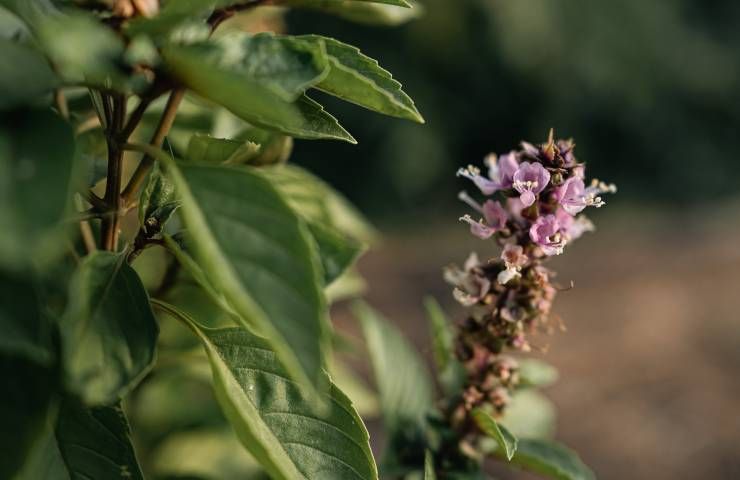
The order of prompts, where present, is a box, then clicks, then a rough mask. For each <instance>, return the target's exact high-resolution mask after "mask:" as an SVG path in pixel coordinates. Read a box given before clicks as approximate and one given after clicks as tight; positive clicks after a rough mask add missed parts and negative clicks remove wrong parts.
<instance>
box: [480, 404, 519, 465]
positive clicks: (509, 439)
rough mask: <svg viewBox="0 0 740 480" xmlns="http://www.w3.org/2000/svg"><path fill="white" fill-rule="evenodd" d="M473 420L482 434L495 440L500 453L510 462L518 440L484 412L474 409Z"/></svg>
mask: <svg viewBox="0 0 740 480" xmlns="http://www.w3.org/2000/svg"><path fill="white" fill-rule="evenodd" d="M472 415H473V419H474V420H475V423H476V424H477V425H478V428H480V429H481V430H482V431H483V433H485V434H486V435H488V436H489V437H491V438H493V439H494V440H496V443H497V444H498V446H499V448H500V449H501V451H502V452H503V453H504V456H505V457H506V459H507V460H509V461H511V459H512V458H513V457H514V453H516V449H517V443H518V440H517V439H516V437H515V436H514V435H513V434H512V433H511V432H510V431H509V430H507V429H506V427H504V426H503V425H500V424H499V423H498V422H496V420H495V419H494V418H493V417H492V416H491V415H490V414H489V413H488V412H486V411H485V410H482V409H480V408H476V409H475V410H473V411H472Z"/></svg>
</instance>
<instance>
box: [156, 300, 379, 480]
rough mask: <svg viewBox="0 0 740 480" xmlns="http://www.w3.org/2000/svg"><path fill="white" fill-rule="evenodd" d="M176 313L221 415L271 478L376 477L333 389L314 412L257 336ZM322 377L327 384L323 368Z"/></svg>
mask: <svg viewBox="0 0 740 480" xmlns="http://www.w3.org/2000/svg"><path fill="white" fill-rule="evenodd" d="M158 305H159V306H161V307H162V308H164V309H172V307H170V306H167V305H162V304H161V303H158ZM174 313H175V314H177V312H174ZM180 318H181V319H182V320H184V321H186V322H188V324H189V325H190V327H191V328H192V329H193V330H194V331H195V333H196V334H197V335H198V336H199V337H200V338H201V340H202V341H203V345H204V347H205V349H206V352H207V353H208V357H209V359H210V361H211V368H212V371H213V377H214V388H215V390H216V396H217V398H218V400H219V402H220V404H221V407H222V408H223V410H224V413H225V414H226V417H227V418H228V419H229V421H230V423H231V425H232V426H233V427H234V429H235V431H236V434H237V436H238V437H239V439H240V441H241V442H242V444H243V445H244V446H245V447H246V448H247V450H249V451H250V453H251V454H252V455H253V456H254V457H255V459H257V461H258V462H260V463H261V464H262V466H263V467H264V468H265V469H266V470H267V471H268V473H269V474H270V476H271V477H273V478H275V479H286V480H294V479H306V480H312V479H315V478H316V479H318V478H321V479H326V480H330V479H336V480H340V479H341V480H346V479H352V478H356V479H360V480H372V479H377V478H378V473H377V469H376V466H375V461H374V460H373V456H372V453H371V451H370V445H369V436H368V433H367V430H366V429H365V427H364V425H363V423H362V420H361V419H360V417H359V415H358V414H357V412H355V410H354V408H353V407H352V403H351V401H350V400H349V399H348V398H347V397H346V396H345V395H344V394H343V393H342V392H341V391H340V390H339V389H338V388H337V387H336V386H334V385H331V387H330V389H329V391H328V393H323V394H322V397H323V400H324V402H325V403H326V404H327V406H328V408H327V412H326V413H325V414H323V415H317V414H316V413H315V409H314V408H313V403H314V399H313V398H311V397H312V395H313V394H312V393H311V392H308V391H306V390H305V389H304V388H303V386H301V385H299V384H297V383H295V382H294V381H293V380H291V379H290V378H289V376H288V372H286V370H285V369H284V368H283V366H282V365H281V364H280V362H279V361H278V359H277V356H276V354H275V352H274V351H273V350H272V349H271V348H270V345H269V344H268V342H266V341H265V340H264V339H262V338H259V337H257V336H255V335H252V334H251V333H249V332H248V331H247V330H246V329H243V328H241V329H240V328H229V329H219V330H213V329H205V328H202V327H200V326H198V325H197V324H195V323H194V322H193V321H192V320H190V319H188V318H187V317H186V316H185V315H184V314H180ZM322 375H323V376H324V379H323V382H324V383H327V384H330V380H329V378H328V376H327V375H326V373H323V372H322Z"/></svg>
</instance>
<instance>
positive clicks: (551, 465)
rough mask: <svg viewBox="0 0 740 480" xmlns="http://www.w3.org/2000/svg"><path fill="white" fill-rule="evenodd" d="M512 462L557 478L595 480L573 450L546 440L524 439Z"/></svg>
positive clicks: (558, 479)
mask: <svg viewBox="0 0 740 480" xmlns="http://www.w3.org/2000/svg"><path fill="white" fill-rule="evenodd" d="M511 463H513V464H515V465H519V466H521V467H522V468H524V469H526V470H531V471H532V472H535V473H539V474H541V475H544V476H546V477H548V478H554V479H557V480H595V479H596V476H595V475H594V473H593V472H592V471H591V469H590V468H588V467H587V466H586V465H585V464H584V463H583V462H582V461H581V459H580V458H579V457H578V454H577V453H575V452H574V451H573V450H571V449H569V448H567V447H564V446H563V445H560V444H557V443H553V442H549V441H546V440H530V439H522V440H520V441H519V446H518V449H517V452H516V455H514V458H513V459H512V461H511Z"/></svg>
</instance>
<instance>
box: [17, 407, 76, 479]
mask: <svg viewBox="0 0 740 480" xmlns="http://www.w3.org/2000/svg"><path fill="white" fill-rule="evenodd" d="M51 420H52V419H51V418H50V419H49V420H48V421H47V422H46V428H45V429H44V432H43V434H42V435H41V436H40V437H39V438H38V439H37V440H36V443H35V444H34V446H33V450H32V451H31V452H30V453H29V455H28V457H27V460H26V464H25V466H24V467H23V470H22V471H21V472H20V473H19V474H18V475H16V477H15V478H14V480H71V479H70V476H69V472H68V471H67V467H66V465H64V460H62V454H61V452H60V451H59V446H58V445H57V439H56V436H55V435H54V426H53V425H51ZM54 420H55V419H54Z"/></svg>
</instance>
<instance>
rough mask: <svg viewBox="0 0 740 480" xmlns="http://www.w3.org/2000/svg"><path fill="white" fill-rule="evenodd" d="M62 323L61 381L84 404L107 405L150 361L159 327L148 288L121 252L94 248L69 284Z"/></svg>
mask: <svg viewBox="0 0 740 480" xmlns="http://www.w3.org/2000/svg"><path fill="white" fill-rule="evenodd" d="M69 292H70V294H69V304H68V305H67V311H66V312H65V314H64V317H63V318H62V321H61V328H60V330H61V334H62V335H61V336H62V356H63V363H64V375H65V383H66V384H67V387H68V388H69V389H70V390H71V391H72V392H75V393H77V394H78V395H79V396H80V397H81V398H82V399H83V401H84V402H85V403H86V404H88V405H102V404H111V403H113V402H115V401H116V400H118V399H120V398H121V397H122V396H123V395H124V394H125V393H126V392H128V391H129V390H131V389H132V388H133V387H134V386H135V385H136V384H137V383H138V382H139V381H140V380H141V379H142V378H143V377H144V375H145V374H146V373H147V372H148V370H149V368H150V366H151V364H152V363H153V361H154V353H155V348H156V341H157V334H158V327H157V323H156V320H155V319H154V314H153V313H152V310H151V307H150V306H149V298H148V296H147V293H146V290H145V289H144V286H143V285H142V283H141V280H140V279H139V276H138V275H137V274H136V272H135V271H134V270H133V269H132V268H131V267H130V266H128V264H126V263H125V255H116V254H113V253H110V252H95V253H93V254H91V255H89V256H87V257H85V259H84V260H83V261H82V263H81V264H80V266H79V268H78V270H77V272H75V275H74V277H73V278H72V281H71V282H70V290H69Z"/></svg>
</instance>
